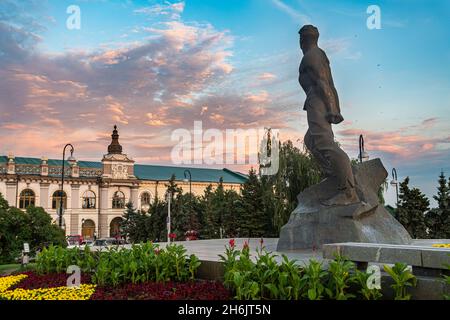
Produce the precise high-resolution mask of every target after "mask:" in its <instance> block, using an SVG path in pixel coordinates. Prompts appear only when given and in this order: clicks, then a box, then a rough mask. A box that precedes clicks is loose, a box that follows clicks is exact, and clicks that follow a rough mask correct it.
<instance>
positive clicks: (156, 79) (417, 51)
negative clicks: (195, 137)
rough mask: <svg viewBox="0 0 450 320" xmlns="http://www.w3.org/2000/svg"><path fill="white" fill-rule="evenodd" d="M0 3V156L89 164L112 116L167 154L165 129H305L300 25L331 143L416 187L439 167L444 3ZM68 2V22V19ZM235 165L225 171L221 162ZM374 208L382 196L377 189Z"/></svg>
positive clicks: (165, 157) (448, 167)
mask: <svg viewBox="0 0 450 320" xmlns="http://www.w3.org/2000/svg"><path fill="white" fill-rule="evenodd" d="M371 4H373V2H372V1H358V2H357V4H355V1H350V0H342V1H331V0H329V1H317V0H314V1H313V0H226V1H213V0H186V1H184V2H177V1H172V2H167V1H157V0H154V1H153V0H150V1H137V0H128V1H126V0H124V1H102V0H90V1H89V0H78V1H76V0H71V1H65V0H58V1H56V0H47V1H42V0H28V1H24V0H20V1H18V0H17V1H14V0H1V1H0V154H8V153H9V152H12V153H13V154H15V155H17V156H35V157H41V156H47V157H49V158H59V157H60V153H61V149H62V146H63V145H64V144H65V143H68V142H71V143H73V144H74V146H75V149H76V157H77V158H78V159H83V160H100V159H101V156H102V155H103V154H104V153H105V152H106V146H107V145H108V143H109V140H110V134H111V129H112V126H113V125H115V124H117V125H118V126H119V131H120V134H121V143H122V145H123V146H124V151H125V152H126V153H128V154H129V155H131V156H132V157H133V158H134V159H135V160H137V161H138V162H140V163H155V164H169V163H170V162H171V157H170V155H171V150H172V149H173V147H174V145H175V144H176V142H175V141H171V133H172V132H173V131H174V130H175V129H180V128H185V129H188V130H192V128H193V126H194V121H202V123H203V128H204V129H208V128H217V129H220V130H225V129H234V128H241V129H258V128H264V127H272V128H277V129H279V130H280V135H281V139H282V140H286V139H291V140H292V141H295V144H296V145H300V143H301V141H302V139H303V136H304V134H305V132H306V130H307V125H306V114H305V112H304V111H302V106H303V102H304V99H305V95H304V94H303V92H302V91H301V90H300V88H299V85H298V82H297V77H298V64H299V61H300V58H301V54H300V52H299V49H298V34H297V31H298V29H299V28H300V27H301V26H302V25H303V24H306V23H312V24H314V25H316V26H317V27H318V28H319V30H320V32H321V38H320V46H321V47H322V48H323V49H325V51H326V52H327V53H328V55H329V58H330V60H331V64H332V69H333V74H334V80H335V84H336V87H337V89H338V92H339V95H340V100H341V108H342V112H343V115H344V117H345V119H346V120H345V122H344V123H343V124H341V125H339V126H335V128H334V130H335V133H336V137H337V139H338V141H339V142H340V143H341V144H342V146H343V148H344V149H345V151H346V152H347V153H348V154H349V155H350V156H351V157H352V158H355V157H356V156H357V154H358V136H359V135H360V134H363V135H364V137H365V147H366V150H367V151H368V152H369V154H370V157H371V158H376V157H380V158H381V159H382V161H383V163H384V164H385V166H386V168H387V170H388V171H389V172H390V171H391V169H392V168H393V167H396V168H397V170H398V173H399V176H400V178H401V179H403V178H405V177H406V176H410V178H411V184H412V185H414V186H418V187H419V188H421V189H422V190H423V191H424V192H425V193H426V194H427V195H428V196H430V197H431V196H432V195H433V194H434V193H435V187H436V180H437V177H438V175H439V173H440V171H441V169H442V170H444V171H446V173H447V175H450V164H449V159H450V130H449V128H450V125H449V123H450V113H449V111H450V90H449V88H450V67H449V66H450V41H449V38H450V23H449V21H450V19H449V18H450V2H449V1H444V0H442V1H437V0H435V1H425V0H423V1H419V0H415V1H411V0H404V1H400V0H396V1H377V4H378V5H379V6H380V9H381V26H382V28H381V29H380V30H369V29H368V28H367V24H366V20H367V18H368V17H369V14H367V12H366V10H367V7H368V6H369V5H371ZM70 5H76V6H78V7H79V8H80V12H81V28H80V29H68V28H67V26H66V21H67V19H68V17H69V16H70V15H71V14H70V13H67V8H68V7H69V6H70ZM299 139H300V140H299ZM228 167H229V168H231V169H240V170H242V168H241V167H238V166H228ZM386 196H387V199H388V202H389V203H393V202H394V198H395V194H394V192H393V190H392V188H391V189H390V190H388V192H387V195H386Z"/></svg>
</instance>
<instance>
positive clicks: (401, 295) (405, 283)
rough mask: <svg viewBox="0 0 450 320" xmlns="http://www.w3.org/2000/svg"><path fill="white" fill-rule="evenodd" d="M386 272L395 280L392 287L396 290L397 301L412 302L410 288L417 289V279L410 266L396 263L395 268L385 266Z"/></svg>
mask: <svg viewBox="0 0 450 320" xmlns="http://www.w3.org/2000/svg"><path fill="white" fill-rule="evenodd" d="M384 270H385V271H386V272H387V273H388V274H389V275H390V276H391V278H392V280H394V284H393V285H391V287H392V289H394V294H395V297H394V299H395V300H410V299H411V295H410V294H408V293H407V289H408V287H413V286H414V287H415V286H416V284H417V278H416V277H415V276H414V275H413V274H412V273H411V271H410V270H409V269H408V266H407V265H406V264H404V263H396V264H395V265H394V266H393V267H390V266H388V265H385V266H384Z"/></svg>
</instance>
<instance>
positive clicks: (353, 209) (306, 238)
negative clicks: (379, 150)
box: [277, 159, 411, 251]
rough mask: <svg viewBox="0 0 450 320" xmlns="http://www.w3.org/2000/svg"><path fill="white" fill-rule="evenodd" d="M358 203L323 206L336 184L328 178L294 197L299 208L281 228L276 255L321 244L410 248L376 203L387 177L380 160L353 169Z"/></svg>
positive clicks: (395, 223)
mask: <svg viewBox="0 0 450 320" xmlns="http://www.w3.org/2000/svg"><path fill="white" fill-rule="evenodd" d="M353 174H354V176H355V182H356V191H357V193H358V196H359V198H360V200H361V202H360V203H356V204H351V205H348V206H330V207H327V206H324V205H322V204H321V200H325V199H328V198H330V197H332V196H333V195H334V193H335V192H336V191H335V187H334V186H335V185H336V183H335V182H334V181H333V178H328V179H325V180H324V181H322V182H321V183H319V184H317V185H314V186H312V187H310V188H308V189H306V190H304V191H303V192H302V193H300V194H299V196H298V202H299V205H298V206H297V208H296V209H295V210H294V211H293V212H292V214H291V217H290V219H289V222H288V223H287V224H286V225H285V226H283V227H282V228H281V232H280V239H279V241H278V247H277V251H286V250H296V249H312V248H316V249H321V247H322V245H323V244H328V243H343V242H366V243H384V244H410V243H411V237H410V235H409V234H408V232H407V231H406V230H405V228H404V227H403V226H402V225H401V224H400V223H399V222H398V221H397V220H396V219H395V218H394V217H393V216H392V215H391V214H390V213H389V212H388V211H387V210H386V209H385V208H384V206H383V205H382V204H380V203H379V201H378V189H379V187H380V186H381V184H382V183H384V181H385V179H386V178H387V176H388V173H387V171H386V169H385V168H384V166H383V164H382V163H381V160H380V159H375V160H371V161H367V162H363V163H362V164H357V165H355V166H353Z"/></svg>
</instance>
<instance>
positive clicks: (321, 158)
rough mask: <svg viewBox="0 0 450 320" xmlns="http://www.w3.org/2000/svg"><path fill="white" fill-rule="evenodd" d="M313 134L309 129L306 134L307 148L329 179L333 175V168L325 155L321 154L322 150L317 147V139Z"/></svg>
mask: <svg viewBox="0 0 450 320" xmlns="http://www.w3.org/2000/svg"><path fill="white" fill-rule="evenodd" d="M312 132H314V130H312ZM312 132H311V130H309V129H308V131H307V132H306V135H305V139H304V142H305V145H306V148H307V149H308V150H309V152H311V154H312V155H313V157H314V159H315V160H316V161H317V162H318V164H319V167H320V168H321V169H322V171H323V173H324V174H325V176H326V177H329V176H331V175H332V171H333V170H332V167H331V163H330V161H329V160H328V159H327V158H326V157H325V155H324V154H322V153H321V152H320V150H319V149H318V148H317V146H316V145H315V143H314V140H315V139H317V138H316V137H315V135H314V133H312Z"/></svg>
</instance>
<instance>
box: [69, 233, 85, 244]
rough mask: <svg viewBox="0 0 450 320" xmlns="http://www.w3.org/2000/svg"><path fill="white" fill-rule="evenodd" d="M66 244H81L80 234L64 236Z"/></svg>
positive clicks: (81, 237)
mask: <svg viewBox="0 0 450 320" xmlns="http://www.w3.org/2000/svg"><path fill="white" fill-rule="evenodd" d="M66 239H67V245H68V246H75V245H81V243H82V242H83V236H81V235H70V236H67V237H66Z"/></svg>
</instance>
